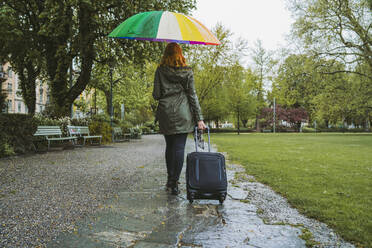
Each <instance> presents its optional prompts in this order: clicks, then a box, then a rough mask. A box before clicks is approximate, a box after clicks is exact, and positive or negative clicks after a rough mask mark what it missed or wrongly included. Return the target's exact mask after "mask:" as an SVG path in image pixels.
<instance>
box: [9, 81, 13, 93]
mask: <svg viewBox="0 0 372 248" xmlns="http://www.w3.org/2000/svg"><path fill="white" fill-rule="evenodd" d="M12 89H13V85H12V83H10V82H9V83H8V91H9V93H11V92H12Z"/></svg>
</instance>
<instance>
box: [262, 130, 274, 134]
mask: <svg viewBox="0 0 372 248" xmlns="http://www.w3.org/2000/svg"><path fill="white" fill-rule="evenodd" d="M262 132H263V133H271V132H272V131H271V129H262Z"/></svg>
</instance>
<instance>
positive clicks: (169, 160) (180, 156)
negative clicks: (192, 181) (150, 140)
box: [164, 133, 187, 182]
mask: <svg viewBox="0 0 372 248" xmlns="http://www.w3.org/2000/svg"><path fill="white" fill-rule="evenodd" d="M164 137H165V143H166V145H167V146H166V148H165V161H166V164H167V172H168V180H169V181H171V182H177V181H178V180H179V179H180V175H181V171H182V166H183V160H184V156H185V145H186V139H187V133H182V134H172V135H164Z"/></svg>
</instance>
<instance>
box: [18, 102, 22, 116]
mask: <svg viewBox="0 0 372 248" xmlns="http://www.w3.org/2000/svg"><path fill="white" fill-rule="evenodd" d="M21 112H22V104H21V103H20V102H18V113H21Z"/></svg>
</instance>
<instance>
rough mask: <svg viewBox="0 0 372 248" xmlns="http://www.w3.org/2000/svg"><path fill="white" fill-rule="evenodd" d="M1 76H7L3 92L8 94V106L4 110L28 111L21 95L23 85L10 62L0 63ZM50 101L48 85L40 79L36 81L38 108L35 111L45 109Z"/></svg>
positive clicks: (11, 111)
mask: <svg viewBox="0 0 372 248" xmlns="http://www.w3.org/2000/svg"><path fill="white" fill-rule="evenodd" d="M0 76H1V77H5V78H6V80H5V82H3V83H2V89H1V90H2V92H4V93H5V94H6V95H7V98H6V101H7V106H6V108H5V109H3V110H2V112H5V113H21V114H26V113H28V109H27V106H26V104H25V103H24V101H23V98H22V95H21V88H20V87H21V86H20V84H19V79H18V75H17V74H16V73H14V71H13V70H12V67H11V65H10V64H9V63H6V64H4V65H0ZM48 102H49V96H48V85H47V83H44V82H42V81H40V80H37V81H36V108H35V112H36V113H40V112H42V111H43V110H44V109H45V106H46V105H47V104H48Z"/></svg>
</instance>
